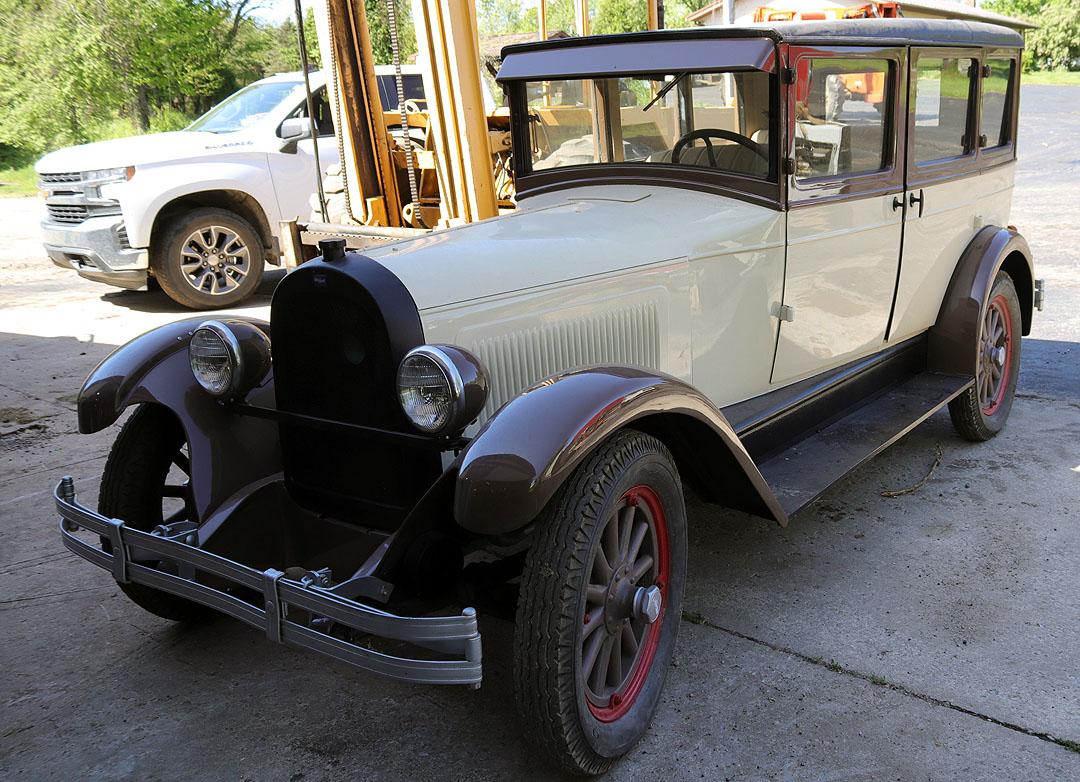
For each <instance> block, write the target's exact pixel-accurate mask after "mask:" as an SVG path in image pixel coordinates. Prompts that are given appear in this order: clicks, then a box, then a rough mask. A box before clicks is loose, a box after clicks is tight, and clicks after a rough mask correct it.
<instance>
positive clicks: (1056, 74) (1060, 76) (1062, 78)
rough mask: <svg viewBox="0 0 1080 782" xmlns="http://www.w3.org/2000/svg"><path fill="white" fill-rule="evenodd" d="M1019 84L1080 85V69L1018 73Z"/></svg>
mask: <svg viewBox="0 0 1080 782" xmlns="http://www.w3.org/2000/svg"><path fill="white" fill-rule="evenodd" d="M1020 84H1022V85H1023V84H1054V85H1065V86H1070V87H1080V71H1029V72H1028V73H1023V74H1021V75H1020Z"/></svg>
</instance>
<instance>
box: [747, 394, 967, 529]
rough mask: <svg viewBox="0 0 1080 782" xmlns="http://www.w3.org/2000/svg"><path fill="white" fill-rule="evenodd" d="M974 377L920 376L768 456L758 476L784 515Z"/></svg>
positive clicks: (876, 451) (883, 446)
mask: <svg viewBox="0 0 1080 782" xmlns="http://www.w3.org/2000/svg"><path fill="white" fill-rule="evenodd" d="M973 382H974V379H973V378H971V377H963V376H959V375H940V374H936V373H933V372H922V373H920V374H918V375H915V376H914V377H911V378H909V379H908V380H905V381H903V382H901V383H898V384H897V385H895V386H892V387H891V388H889V389H888V390H886V391H884V392H882V393H881V394H879V395H878V396H875V397H874V398H872V399H871V400H870V401H869V402H867V403H866V404H864V405H861V406H860V407H858V408H856V409H855V410H853V411H852V412H851V413H849V414H848V415H846V416H844V417H843V418H841V419H839V420H837V421H835V422H833V423H831V424H829V425H828V426H826V427H825V428H824V429H821V430H819V431H817V432H815V433H814V434H812V435H810V436H809V437H807V438H806V439H804V440H800V441H799V442H798V443H796V444H795V445H793V446H791V447H789V448H787V449H786V450H783V451H780V452H779V453H777V454H776V455H774V456H771V457H769V458H768V459H766V460H765V461H764V462H762V463H761V464H760V465H758V467H759V469H760V470H761V474H762V475H763V476H764V478H765V480H766V481H768V483H769V486H770V487H771V488H772V490H773V491H774V492H775V494H776V497H777V499H778V500H779V501H780V505H781V506H782V507H783V509H784V510H785V511H786V512H787V514H788V515H789V516H791V515H793V514H795V513H796V512H798V511H800V510H802V509H803V508H805V507H806V506H807V505H809V504H811V503H812V502H813V501H814V500H816V499H817V498H818V497H820V496H821V494H822V493H823V492H824V491H825V490H826V489H828V488H829V487H830V486H832V485H833V484H834V483H836V481H838V480H839V479H840V478H842V477H843V476H844V475H846V474H847V473H849V472H851V471H852V470H854V469H855V468H856V467H858V466H859V465H860V464H862V463H863V462H865V461H866V460H868V459H870V458H872V457H873V456H876V455H877V454H879V453H881V452H882V451H883V450H885V449H886V448H888V447H889V446H890V445H892V444H893V443H895V442H896V441H897V440H899V439H900V438H901V437H903V436H904V435H905V434H907V433H908V432H910V431H911V430H912V429H914V428H915V427H916V426H918V425H919V424H921V423H922V422H923V421H925V420H926V419H927V418H929V417H930V416H931V415H933V414H934V413H936V412H937V411H938V410H940V409H941V408H942V407H944V406H945V405H947V404H948V403H949V402H950V401H951V400H952V399H953V398H954V397H956V396H958V395H959V394H961V393H962V392H963V391H965V390H966V389H967V388H968V387H969V386H970V385H971V384H972V383H973Z"/></svg>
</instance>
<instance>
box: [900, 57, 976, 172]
mask: <svg viewBox="0 0 1080 782" xmlns="http://www.w3.org/2000/svg"><path fill="white" fill-rule="evenodd" d="M921 55H925V56H928V57H932V58H940V59H946V58H950V57H953V58H956V59H967V60H971V61H973V62H974V63H975V66H974V67H975V74H974V77H973V78H971V79H970V81H969V84H968V105H967V124H966V126H965V136H966V138H967V143H968V145H969V146H970V148H969V149H967V150H966V151H964V152H963V153H962V154H960V155H951V156H949V157H942V158H934V159H933V160H925V161H922V162H919V161H917V160H916V159H915V154H914V153H915V137H916V126H915V117H916V114H915V103H916V95H915V91H916V89H917V85H918V76H917V71H918V65H919V57H920V56H921ZM982 65H983V49H982V48H979V47H974V46H972V47H961V46H949V47H944V46H942V47H937V46H912V47H911V56H910V58H909V60H908V95H907V147H908V160H907V189H908V190H915V189H917V188H919V187H925V186H927V185H931V184H935V183H937V182H942V181H945V180H949V179H959V178H961V177H965V176H970V175H972V174H978V173H979V172H980V171H981V170H982V168H983V166H981V165H980V160H979V157H980V156H979V151H980V150H979V114H980V112H981V109H982V100H981V97H982V96H981V90H982Z"/></svg>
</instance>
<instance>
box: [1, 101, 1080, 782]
mask: <svg viewBox="0 0 1080 782" xmlns="http://www.w3.org/2000/svg"><path fill="white" fill-rule="evenodd" d="M1021 125H1022V127H1021V149H1022V151H1021V164H1020V168H1019V171H1018V175H1017V189H1016V195H1015V201H1014V203H1015V206H1014V212H1013V218H1014V222H1015V223H1016V224H1017V225H1019V226H1020V229H1021V231H1022V232H1023V233H1024V234H1025V235H1026V236H1027V237H1028V238H1029V240H1030V242H1031V245H1032V248H1033V250H1034V252H1035V255H1036V260H1037V264H1038V272H1039V274H1040V276H1043V277H1045V278H1046V280H1047V285H1048V288H1049V293H1048V304H1047V308H1046V311H1045V312H1044V313H1042V314H1041V315H1040V316H1039V317H1038V318H1037V319H1036V322H1035V331H1034V333H1033V334H1032V335H1031V337H1030V338H1028V339H1025V340H1024V346H1023V351H1024V357H1023V372H1022V376H1021V383H1020V388H1019V394H1018V397H1019V398H1018V399H1017V401H1016V405H1015V407H1014V408H1013V414H1012V418H1011V420H1010V422H1009V426H1008V427H1007V429H1006V430H1005V432H1004V433H1003V434H1002V435H1001V436H999V437H998V438H997V439H996V440H994V441H993V442H991V443H986V444H982V445H970V444H968V443H965V442H963V441H961V440H960V439H959V438H958V437H957V436H956V435H955V434H953V432H952V429H951V427H950V424H949V421H948V416H947V415H946V414H939V415H936V416H934V417H933V418H932V419H931V420H930V421H928V422H927V423H926V424H925V425H923V426H922V427H920V428H919V429H917V430H916V431H915V432H913V433H912V434H910V435H909V436H908V437H907V438H905V439H904V440H903V441H902V442H900V443H899V444H898V445H896V446H895V447H893V448H892V449H890V450H889V451H887V452H886V453H885V454H883V455H882V456H880V457H879V458H877V459H876V460H874V461H873V462H871V463H870V464H868V465H866V466H865V467H863V468H862V469H860V470H859V471H858V472H856V473H855V474H854V475H852V476H850V478H849V479H848V480H846V481H845V482H843V483H842V485H840V486H838V487H836V488H835V489H834V490H832V491H831V492H829V493H828V495H826V497H825V498H823V500H822V501H821V502H820V503H819V504H818V505H817V506H816V507H815V508H813V509H812V510H810V511H808V512H806V513H805V514H803V515H801V516H800V517H798V518H797V519H796V520H795V521H794V522H793V523H792V525H791V526H790V527H789V528H787V529H785V530H781V529H778V528H776V527H774V526H770V525H767V524H764V523H762V522H760V521H757V520H754V519H751V518H749V517H745V516H741V515H738V514H732V513H721V512H718V511H716V510H714V509H711V508H708V507H706V506H702V505H700V504H697V503H692V505H691V509H690V510H691V514H690V515H691V526H692V528H691V549H690V551H691V555H690V568H691V574H690V586H689V590H688V595H687V601H686V603H687V605H686V608H687V613H686V617H685V621H684V622H683V625H682V629H681V633H682V635H681V638H680V642H679V648H678V652H677V654H676V661H675V666H674V668H673V669H672V670H671V673H670V675H669V678H668V684H667V688H666V690H665V695H664V699H663V702H662V704H661V707H660V710H659V713H658V714H657V717H656V719H655V721H654V723H653V726H652V730H651V732H650V733H649V735H648V737H647V738H646V740H645V741H644V742H643V743H642V744H641V745H640V746H639V747H638V748H636V749H635V750H634V751H633V752H632V753H631V754H630V755H629V756H628V757H627V758H626V759H625V760H624V761H623V762H622V763H620V764H619V765H618V766H617V767H616V769H615V771H614V772H613V773H612V774H611V777H612V778H617V779H641V780H650V781H652V780H656V779H664V778H680V779H723V778H732V779H740V780H741V779H763V780H764V779H769V780H774V779H775V780H788V779H792V780H795V779H814V780H884V779H897V780H915V779H921V780H946V779H948V780H951V779H995V780H996V779H1010V780H1013V779H1015V780H1028V779H1031V780H1034V779H1068V778H1071V779H1077V778H1080V656H1078V655H1077V654H1076V649H1077V646H1078V640H1080V586H1078V583H1080V582H1078V578H1080V567H1078V565H1077V562H1078V561H1080V526H1078V522H1080V510H1078V505H1080V254H1078V252H1077V249H1076V248H1077V247H1080V228H1078V227H1077V224H1076V221H1075V204H1076V203H1077V202H1078V200H1080V158H1077V156H1076V153H1075V146H1074V145H1073V141H1072V140H1073V139H1075V138H1076V137H1077V135H1080V90H1077V89H1075V88H1068V87H1061V88H1053V87H1045V88H1043V87H1034V88H1026V89H1025V90H1024V93H1023V110H1022V117H1021ZM40 211H41V204H40V202H39V201H37V200H35V199H25V200H0V236H3V237H4V239H3V242H2V243H0V542H2V546H0V633H2V638H3V643H2V645H0V670H2V671H3V672H4V674H3V677H2V678H0V703H2V704H3V718H2V721H0V776H3V778H5V779H11V778H19V779H35V780H37V779H55V780H72V779H84V778H103V779H138V780H149V779H200V780H202V779H250V780H293V781H295V780H300V779H304V780H321V779H354V778H356V779H367V778H384V779H404V778H412V779H428V778H440V779H442V778H449V779H458V778H460V779H466V778H470V779H472V778H546V776H547V772H546V771H544V770H543V769H542V768H541V767H539V766H538V764H537V763H536V761H535V760H534V759H532V758H530V757H529V756H528V754H527V752H526V749H525V746H524V744H523V742H522V738H521V736H520V734H519V729H518V726H517V722H516V719H515V715H514V708H513V703H512V699H511V689H510V681H509V678H510V671H509V664H508V659H509V654H510V638H511V631H512V628H511V626H510V625H509V624H507V623H505V622H501V621H498V620H494V619H486V620H484V621H483V622H482V631H483V633H484V644H485V661H486V667H485V681H484V686H483V688H482V689H481V690H479V691H478V692H470V691H466V690H463V689H458V688H444V689H435V688H425V687H414V686H406V685H400V684H393V683H388V682H385V681H381V680H378V679H375V678H372V677H370V676H367V675H364V674H361V673H356V672H354V671H351V670H349V669H347V668H346V667H344V666H342V665H339V664H336V663H333V662H328V661H326V660H324V659H322V658H320V657H317V656H314V655H309V654H305V653H301V652H296V651H291V650H289V649H285V648H281V647H277V646H274V645H272V644H270V643H269V642H267V641H266V640H265V639H264V638H263V637H262V636H261V635H260V634H258V633H257V632H255V631H252V630H249V629H247V628H245V627H242V626H241V625H239V624H238V623H235V622H232V621H229V620H226V619H220V620H217V621H214V622H212V623H210V624H208V625H205V626H201V627H198V628H184V627H180V626H175V625H171V624H169V623H168V622H165V621H162V620H158V619H156V618H155V617H152V616H150V615H148V614H146V613H144V612H142V611H141V610H139V609H138V608H136V607H135V606H134V605H132V604H131V603H129V602H128V601H127V600H126V599H125V598H124V596H123V595H122V594H121V593H120V592H119V590H118V589H117V588H116V586H115V585H114V584H113V583H112V582H111V581H110V580H109V577H108V576H107V575H106V574H105V573H103V572H101V571H98V570H96V569H95V568H93V567H92V566H90V565H89V564H87V563H85V562H83V561H82V560H79V559H77V558H75V557H74V556H71V555H68V554H67V553H66V552H65V550H64V549H63V548H62V547H61V545H60V543H59V540H58V536H57V532H56V520H55V516H54V513H53V511H52V510H51V500H50V492H51V488H52V486H53V484H54V482H55V481H56V479H57V477H58V476H59V475H61V474H63V473H72V474H74V475H76V476H77V478H78V487H79V489H80V491H81V494H82V497H83V499H84V500H93V498H94V495H95V494H96V490H97V479H98V476H99V475H100V472H101V470H102V467H103V465H104V461H105V454H106V452H107V449H108V447H109V444H110V442H111V439H112V437H113V436H114V435H115V431H114V430H113V431H105V432H102V433H99V434H96V435H92V436H80V435H77V434H76V433H75V419H74V415H73V410H74V407H73V401H74V399H75V393H76V391H77V390H78V387H79V385H80V383H81V381H82V379H83V377H84V376H85V375H86V373H87V372H88V371H89V370H90V369H91V368H92V367H93V365H94V364H95V363H96V362H97V361H99V360H100V359H101V358H102V357H103V356H105V355H106V354H107V353H108V352H109V351H110V350H111V349H112V348H113V347H114V346H115V345H117V344H120V343H122V342H124V341H126V340H127V339H129V338H130V337H131V336H133V335H134V334H136V333H138V332H141V331H144V330H147V329H149V328H152V327H153V326H156V325H158V324H160V323H164V322H167V321H169V320H172V319H176V318H178V317H183V316H185V315H186V313H184V312H182V311H180V310H178V309H176V308H175V307H173V306H172V305H171V304H170V303H169V302H168V300H167V299H165V298H164V296H162V295H161V294H132V293H124V292H112V291H110V290H109V289H107V288H104V287H102V286H99V285H95V284H92V283H89V282H85V281H82V280H79V279H77V278H76V277H74V276H73V275H71V274H70V273H66V272H64V271H62V270H60V269H56V268H54V267H52V266H51V265H50V264H48V263H47V262H46V261H45V260H44V259H43V256H42V254H41V252H40V249H39V246H38V241H39V240H38V236H37V227H36V222H37V220H38V215H39V213H40ZM270 277H271V278H270V279H269V280H268V281H267V282H266V284H264V286H263V291H262V292H261V295H260V296H259V297H258V298H257V299H256V300H255V301H253V302H252V303H251V304H250V305H249V306H247V307H245V308H244V309H245V310H246V311H248V312H251V313H252V314H258V315H263V316H265V314H266V311H267V305H268V303H269V294H270V292H271V291H272V288H273V284H274V282H275V281H276V279H279V278H280V275H279V274H274V275H270ZM939 447H940V449H941V454H942V460H941V464H940V466H939V467H938V468H937V469H936V470H935V471H934V472H933V475H932V476H931V478H930V479H929V481H928V482H927V483H926V484H925V485H924V486H922V488H920V489H919V490H917V491H915V492H913V493H910V494H905V495H903V496H900V497H895V498H888V497H883V496H882V492H883V491H885V490H890V489H899V488H903V487H906V486H910V485H912V484H914V483H916V482H917V481H918V480H919V479H921V478H922V477H923V476H924V475H925V474H926V472H927V470H928V468H929V467H930V465H931V464H932V463H933V461H934V458H935V455H936V449H937V448H939Z"/></svg>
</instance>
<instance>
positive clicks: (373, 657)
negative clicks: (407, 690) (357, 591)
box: [54, 477, 481, 687]
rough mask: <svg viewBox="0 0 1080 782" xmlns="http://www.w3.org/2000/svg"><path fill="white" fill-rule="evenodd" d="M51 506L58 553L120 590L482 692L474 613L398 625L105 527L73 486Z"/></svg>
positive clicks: (182, 548)
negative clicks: (401, 651)
mask: <svg viewBox="0 0 1080 782" xmlns="http://www.w3.org/2000/svg"><path fill="white" fill-rule="evenodd" d="M54 497H55V499H56V509H57V511H59V513H60V516H61V522H60V534H61V536H62V538H63V542H64V546H66V547H67V548H68V550H70V551H71V552H73V553H75V554H78V555H79V556H80V557H83V558H84V559H86V560H88V561H90V562H92V563H94V564H95V565H97V566H98V567H101V568H104V569H105V570H108V571H110V572H111V573H112V575H113V578H115V579H116V580H117V582H119V583H122V584H123V583H135V584H144V585H146V586H148V587H153V588H154V589H159V590H161V591H162V592H168V593H169V594H173V595H178V596H179V597H183V598H186V599H187V600H191V601H192V602H195V603H201V604H202V605H205V606H209V607H210V608H213V609H215V610H217V611H221V612H222V613H224V614H228V615H229V616H232V617H234V618H236V619H239V620H240V621H241V622H245V623H247V624H249V625H251V626H252V627H254V628H256V629H258V630H262V631H264V632H265V633H266V635H267V637H269V638H270V639H271V640H272V641H276V642H278V643H287V644H291V645H293V646H299V647H303V648H305V649H312V650H314V651H317V652H322V653H323V654H325V655H328V656H330V657H334V658H336V659H338V660H341V661H343V662H346V663H349V664H350V665H354V666H356V667H357V668H362V669H363V670H366V671H370V672H372V673H376V674H379V675H381V676H386V677H389V678H391V679H399V680H402V681H409V682H421V683H426V684H465V685H470V686H472V687H479V686H480V679H481V659H480V633H479V631H478V629H477V622H476V612H475V611H474V610H473V609H471V608H466V609H465V610H464V612H462V613H461V614H460V615H458V616H420V617H406V616H396V615H394V614H391V613H387V612H385V611H381V610H379V609H377V608H373V607H371V606H368V605H365V604H363V603H359V602H357V601H355V600H349V599H347V598H344V597H341V596H340V595H337V594H335V593H334V592H333V591H331V590H330V589H328V588H323V587H319V586H316V585H313V584H307V583H302V582H300V581H294V580H292V579H289V578H286V577H285V575H284V574H283V573H282V572H281V571H279V570H274V569H268V570H264V571H258V570H255V569H253V568H250V567H247V566H246V565H242V564H240V563H238V562H233V561H232V560H229V559H226V558H224V557H221V556H218V555H216V554H213V553H211V552H209V551H204V550H202V549H199V548H197V547H195V546H193V545H189V544H188V543H186V542H184V540H185V538H186V536H185V535H178V536H175V537H165V536H164V535H163V534H158V533H157V531H155V532H154V533H147V532H141V531H139V530H137V529H134V528H132V527H128V526H126V525H125V524H124V522H123V521H121V520H119V519H108V518H106V517H104V516H102V515H101V514H99V513H95V512H94V511H92V510H90V509H89V508H86V507H85V506H83V505H81V504H80V503H79V502H78V501H77V500H76V498H75V489H74V483H73V482H72V480H71V478H67V477H65V478H64V479H63V480H61V481H60V483H59V484H58V485H57V487H56V490H55V492H54ZM80 529H84V530H87V531H89V532H91V533H95V534H97V535H99V536H101V537H102V538H103V539H106V540H108V541H109V542H110V543H111V553H110V552H106V551H103V550H102V549H101V548H99V547H98V546H97V545H95V544H94V543H88V542H87V541H84V540H82V539H80V538H79V537H77V536H76V534H75V533H76V532H78V531H79V530H80ZM95 543H96V541H95ZM159 562H169V563H170V564H171V565H172V568H171V569H173V570H175V571H176V572H177V573H179V574H180V575H174V574H173V573H169V572H165V571H163V570H161V569H159V568H157V567H153V566H152V565H153V564H155V563H159ZM200 575H201V576H202V577H203V579H202V581H211V582H213V583H216V584H222V586H221V587H215V586H210V585H208V584H207V583H203V582H202V581H200V580H197V578H199V576H200ZM207 577H209V578H207ZM225 585H227V586H225ZM243 594H247V595H249V596H258V598H259V600H258V601H257V602H252V601H250V600H245V599H242V597H240V596H239V595H243ZM290 608H293V609H296V610H297V612H303V613H306V614H307V615H308V620H307V621H303V622H301V621H297V620H296V618H294V617H290V616H289V609H290ZM316 617H318V618H321V619H328V620H331V621H332V622H334V623H337V624H339V625H344V626H346V627H349V628H352V629H353V630H355V631H358V632H359V633H363V634H367V635H370V636H373V637H376V638H382V639H389V640H394V641H402V642H405V643H408V644H411V645H413V646H416V647H421V648H424V649H430V650H432V651H434V652H437V653H438V654H439V656H440V657H442V658H449V659H411V658H406V657H395V656H392V655H389V654H385V653H383V652H379V651H376V650H374V649H370V648H367V647H365V646H360V645H358V644H356V643H351V642H349V641H345V640H342V639H341V638H338V637H336V636H332V635H329V634H327V633H324V632H322V631H320V630H318V629H315V627H313V626H312V625H313V624H315V623H313V622H311V621H310V619H311V618H316ZM322 624H326V623H322Z"/></svg>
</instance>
